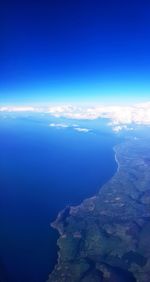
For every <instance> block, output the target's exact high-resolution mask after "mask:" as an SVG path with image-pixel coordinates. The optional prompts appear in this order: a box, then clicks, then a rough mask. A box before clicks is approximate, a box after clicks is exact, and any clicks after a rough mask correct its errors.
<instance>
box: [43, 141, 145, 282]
mask: <svg viewBox="0 0 150 282" xmlns="http://www.w3.org/2000/svg"><path fill="white" fill-rule="evenodd" d="M149 141H150V140H146V139H142V140H141V139H137V138H133V139H132V140H126V141H125V142H123V143H121V144H119V145H117V146H116V147H115V154H116V160H117V163H118V170H117V172H116V174H115V175H114V176H113V177H112V179H111V180H110V181H108V182H107V183H106V184H105V185H104V186H103V187H102V188H101V189H100V191H99V193H98V194H97V195H95V196H94V197H92V198H89V199H86V200H84V201H83V202H82V203H81V205H79V206H75V207H72V206H70V207H67V208H66V209H64V210H63V211H62V212H60V213H59V215H58V217H57V219H56V220H55V222H53V223H52V226H53V227H54V228H56V229H57V230H58V231H59V234H60V237H59V239H58V246H59V255H58V262H57V265H56V266H55V268H54V270H53V272H52V273H51V274H50V276H49V279H48V282H60V281H61V282H92V281H93V282H130V281H136V282H149V281H150V244H149V238H150V142H149Z"/></svg>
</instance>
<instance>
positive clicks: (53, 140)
mask: <svg viewBox="0 0 150 282" xmlns="http://www.w3.org/2000/svg"><path fill="white" fill-rule="evenodd" d="M52 121H53V119H52V118H51V121H50V118H49V117H47V116H38V115H37V116H34V117H31V116H27V117H23V116H22V117H21V116H11V115H10V116H9V115H8V116H6V117H1V118H0V229H1V232H0V273H1V276H3V280H2V281H7V282H45V281H46V279H47V278H48V274H49V272H50V271H51V270H52V269H53V267H54V264H55V263H56V260H57V245H56V241H57V239H58V233H57V231H55V230H53V229H52V228H51V227H50V223H51V222H52V221H53V220H54V219H55V218H56V216H57V214H58V212H59V211H60V210H62V209H63V208H64V207H65V206H66V205H76V204H79V203H81V201H82V200H83V199H85V198H87V197H90V196H93V195H94V194H96V193H97V192H98V190H99V189H100V187H101V185H102V184H104V183H105V182H106V181H108V179H110V178H111V177H112V175H113V174H114V173H115V171H116V167H117V165H116V162H115V158H114V151H113V146H114V145H115V144H116V142H117V140H116V137H115V135H114V134H113V133H112V131H111V130H109V129H106V126H105V124H103V123H100V121H95V122H94V121H91V122H87V121H83V122H80V126H84V127H85V126H86V127H87V126H88V127H89V128H90V129H91V131H90V132H86V133H85V132H77V131H75V130H74V128H73V127H68V128H56V127H50V126H48V125H49V123H50V122H52ZM54 122H56V120H55V121H54ZM61 122H62V121H61ZM63 122H64V120H63ZM65 122H66V121H65ZM69 122H70V121H69ZM71 122H73V121H71Z"/></svg>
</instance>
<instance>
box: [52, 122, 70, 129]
mask: <svg viewBox="0 0 150 282" xmlns="http://www.w3.org/2000/svg"><path fill="white" fill-rule="evenodd" d="M49 126H51V127H59V128H60V127H63V128H67V127H69V125H68V124H65V123H50V124H49Z"/></svg>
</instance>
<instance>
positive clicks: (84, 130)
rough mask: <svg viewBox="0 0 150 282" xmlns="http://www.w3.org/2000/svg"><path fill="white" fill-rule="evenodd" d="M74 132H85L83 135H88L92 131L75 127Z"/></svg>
mask: <svg viewBox="0 0 150 282" xmlns="http://www.w3.org/2000/svg"><path fill="white" fill-rule="evenodd" d="M74 130H76V131H78V132H83V133H87V132H89V131H90V129H88V128H82V127H75V128H74Z"/></svg>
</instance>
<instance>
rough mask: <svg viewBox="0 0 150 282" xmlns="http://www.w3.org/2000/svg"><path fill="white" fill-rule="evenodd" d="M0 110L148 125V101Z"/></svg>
mask: <svg viewBox="0 0 150 282" xmlns="http://www.w3.org/2000/svg"><path fill="white" fill-rule="evenodd" d="M0 112H43V113H47V114H49V115H50V116H54V117H64V118H69V119H76V120H80V119H87V120H94V119H97V118H108V119H109V120H110V121H111V125H112V126H114V128H115V126H121V125H122V126H123V125H124V126H127V125H130V124H132V123H134V124H141V125H142V124H143V125H150V102H146V103H140V104H135V105H132V106H103V105H99V106H95V107H77V106H73V105H60V106H49V107H45V108H40V107H33V106H28V107H25V106H20V107H19V106H18V107H16V106H15V107H13V106H11V107H4V106H2V107H0ZM75 127H78V126H75ZM115 129H116V130H120V128H117V127H116V128H115ZM124 129H125V128H124Z"/></svg>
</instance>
